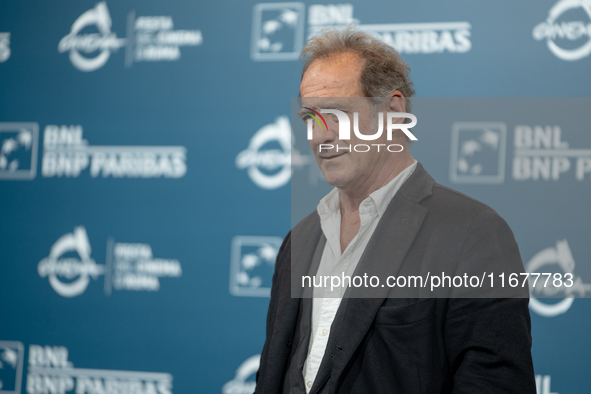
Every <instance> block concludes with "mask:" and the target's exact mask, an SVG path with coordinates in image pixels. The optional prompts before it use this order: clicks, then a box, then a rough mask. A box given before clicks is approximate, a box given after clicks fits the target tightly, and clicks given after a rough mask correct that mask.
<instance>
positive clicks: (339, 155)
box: [320, 152, 348, 160]
mask: <svg viewBox="0 0 591 394" xmlns="http://www.w3.org/2000/svg"><path fill="white" fill-rule="evenodd" d="M347 153H348V152H343V153H335V154H328V155H323V156H320V157H321V158H322V159H324V160H332V159H334V158H337V157H341V156H343V155H345V154H347Z"/></svg>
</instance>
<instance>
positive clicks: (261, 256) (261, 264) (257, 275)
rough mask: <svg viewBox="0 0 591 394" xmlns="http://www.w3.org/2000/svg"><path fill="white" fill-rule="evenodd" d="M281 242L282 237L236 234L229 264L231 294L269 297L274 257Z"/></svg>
mask: <svg viewBox="0 0 591 394" xmlns="http://www.w3.org/2000/svg"><path fill="white" fill-rule="evenodd" d="M282 242H283V240H282V239H281V238H279V237H258V236H240V235H238V236H236V237H234V238H233V239H232V256H231V263H230V294H232V295H235V296H241V297H269V296H270V295H271V284H272V279H273V272H274V270H275V259H276V258H277V253H278V252H279V248H280V247H281V243H282Z"/></svg>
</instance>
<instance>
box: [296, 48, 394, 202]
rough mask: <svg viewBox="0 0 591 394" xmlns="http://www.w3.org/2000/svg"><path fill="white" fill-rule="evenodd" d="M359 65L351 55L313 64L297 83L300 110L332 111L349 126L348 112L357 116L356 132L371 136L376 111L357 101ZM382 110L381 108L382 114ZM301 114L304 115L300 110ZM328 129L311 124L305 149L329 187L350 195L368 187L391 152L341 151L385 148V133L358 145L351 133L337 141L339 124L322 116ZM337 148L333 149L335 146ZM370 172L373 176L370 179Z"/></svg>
mask: <svg viewBox="0 0 591 394" xmlns="http://www.w3.org/2000/svg"><path fill="white" fill-rule="evenodd" d="M362 67H363V62H362V60H361V59H359V57H358V56H357V55H355V54H351V53H345V54H339V55H336V56H333V57H331V58H330V59H326V60H324V59H323V60H316V61H314V62H313V63H312V64H311V65H310V67H309V68H308V70H307V71H306V73H305V74H304V77H303V79H302V83H301V85H300V94H301V96H302V107H309V108H312V109H314V110H316V111H318V112H320V110H321V109H338V110H341V111H343V112H345V113H346V114H347V115H348V116H349V119H350V124H351V128H352V127H353V121H354V118H353V113H354V112H358V113H359V130H360V132H361V133H362V134H374V133H375V132H376V131H377V127H378V123H377V113H376V112H377V111H375V112H374V111H371V110H370V109H371V107H370V102H369V100H368V99H367V98H363V91H362V88H361V83H360V76H361V70H362ZM382 111H383V110H382ZM302 112H306V110H305V109H303V111H302ZM323 117H324V119H325V120H326V123H327V126H328V130H327V129H326V128H324V129H321V127H320V126H318V125H317V124H316V122H313V124H314V129H313V130H314V131H313V138H312V139H311V140H310V146H311V147H312V151H313V152H314V156H315V157H316V161H317V162H318V166H319V167H320V170H321V171H322V174H323V175H324V178H325V179H326V181H327V182H328V184H329V185H332V186H336V187H338V188H340V189H344V190H350V191H354V190H355V189H363V188H365V187H367V186H369V185H368V184H371V182H372V181H373V178H374V177H375V174H376V173H378V172H379V168H380V167H382V166H385V165H388V162H389V161H390V160H391V159H392V155H396V153H391V152H387V151H385V149H384V148H383V147H382V149H381V150H380V153H378V152H377V150H376V148H375V147H374V148H373V150H371V151H370V152H355V151H353V149H352V151H351V152H349V151H348V150H343V149H342V148H344V147H349V146H354V145H356V144H367V145H369V144H388V143H393V142H395V141H387V140H386V133H385V132H384V133H383V135H382V137H380V138H379V139H377V140H374V141H363V140H360V139H359V138H357V137H356V136H355V133H354V132H353V130H351V139H349V140H344V141H343V140H339V124H338V121H337V117H336V116H335V115H332V114H324V115H323ZM320 144H330V145H333V146H334V147H335V148H332V149H328V150H327V149H326V148H325V147H323V148H322V151H320V149H319V148H320ZM337 146H338V147H339V149H338V151H337V148H336V147H337ZM372 174H374V176H372Z"/></svg>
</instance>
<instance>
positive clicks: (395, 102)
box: [388, 90, 406, 112]
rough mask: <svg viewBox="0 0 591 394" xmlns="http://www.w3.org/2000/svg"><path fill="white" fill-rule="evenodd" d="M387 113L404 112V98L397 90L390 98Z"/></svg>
mask: <svg viewBox="0 0 591 394" xmlns="http://www.w3.org/2000/svg"><path fill="white" fill-rule="evenodd" d="M388 111H390V112H406V98H405V97H404V96H403V95H402V93H400V91H399V90H395V91H394V93H392V96H391V97H390V101H389V103H388Z"/></svg>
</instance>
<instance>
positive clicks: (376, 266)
mask: <svg viewBox="0 0 591 394" xmlns="http://www.w3.org/2000/svg"><path fill="white" fill-rule="evenodd" d="M434 183H435V181H434V180H433V178H431V176H429V174H427V172H426V171H425V170H424V169H423V167H422V166H421V164H420V163H418V164H417V168H416V169H415V172H414V173H413V174H412V175H411V177H410V178H409V179H408V180H407V181H406V182H405V184H404V185H403V186H402V187H401V188H400V190H399V191H398V193H396V195H395V196H394V198H393V199H392V201H391V202H390V204H389V205H388V208H387V209H386V211H385V212H384V215H383V216H382V218H381V219H380V222H379V223H378V226H377V227H376V229H375V231H374V233H373V235H372V237H371V239H370V240H369V243H368V244H367V247H366V248H365V251H364V253H363V255H362V256H361V259H360V260H359V264H358V265H357V268H356V269H355V273H354V275H359V276H363V274H365V273H367V274H368V276H371V275H376V276H379V277H380V278H386V277H387V276H389V275H394V276H395V275H396V274H397V273H398V271H399V269H400V267H401V265H402V263H403V261H404V258H405V256H406V254H407V252H408V250H409V249H410V246H411V245H412V243H413V241H414V239H415V237H416V235H417V233H418V231H419V229H420V227H421V224H422V223H423V219H424V217H425V215H426V213H427V209H426V208H424V207H423V206H421V205H419V202H420V201H421V200H423V199H424V198H425V197H427V196H429V195H431V190H432V188H433V184H434ZM381 280H382V279H381ZM390 290H391V289H390V288H389V287H387V286H384V287H376V288H371V289H370V291H371V292H367V290H366V291H364V289H363V288H362V287H359V288H356V287H349V288H348V289H347V292H346V293H345V298H344V299H343V300H342V302H341V306H340V307H339V310H338V312H337V315H336V316H335V320H334V321H333V324H332V326H331V332H330V337H329V341H328V344H327V347H326V353H325V355H324V358H323V359H322V363H321V365H320V369H319V371H318V375H317V376H316V380H315V382H314V386H313V387H312V389H311V390H310V394H314V393H316V392H318V391H319V390H320V389H321V388H322V386H323V385H324V383H325V382H326V381H327V380H328V378H329V377H330V376H331V375H333V377H334V379H335V381H336V378H338V376H339V375H340V374H341V372H342V371H343V369H344V368H345V366H346V365H347V363H348V361H349V360H350V358H351V357H352V356H353V354H354V353H355V350H356V349H357V347H358V346H359V344H360V343H361V341H362V339H363V338H364V337H365V334H366V333H367V331H368V330H369V328H370V326H371V324H372V323H373V321H374V318H375V315H376V313H377V311H378V309H379V308H380V306H381V305H382V304H383V302H384V299H385V298H386V296H387V295H388V292H389V291H390ZM368 297H371V298H368Z"/></svg>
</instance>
